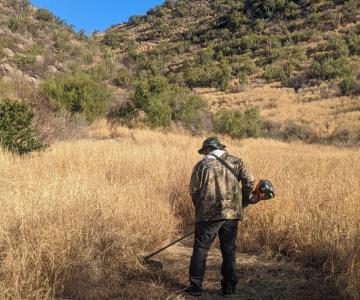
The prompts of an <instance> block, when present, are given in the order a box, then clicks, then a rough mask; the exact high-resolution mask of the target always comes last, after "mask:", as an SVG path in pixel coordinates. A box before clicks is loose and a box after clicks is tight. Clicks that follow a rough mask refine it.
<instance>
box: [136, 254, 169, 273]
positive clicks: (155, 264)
mask: <svg viewBox="0 0 360 300" xmlns="http://www.w3.org/2000/svg"><path fill="white" fill-rule="evenodd" d="M139 261H140V263H141V264H142V265H143V266H144V267H146V268H149V269H152V270H155V271H157V270H162V269H163V264H162V263H161V262H160V261H158V260H154V259H150V258H147V257H146V256H141V257H139Z"/></svg>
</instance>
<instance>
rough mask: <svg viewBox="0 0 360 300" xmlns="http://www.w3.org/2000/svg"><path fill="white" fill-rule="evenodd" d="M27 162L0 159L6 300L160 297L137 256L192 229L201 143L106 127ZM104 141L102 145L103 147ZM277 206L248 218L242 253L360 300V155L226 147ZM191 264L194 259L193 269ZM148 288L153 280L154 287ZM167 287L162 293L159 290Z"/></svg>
mask: <svg viewBox="0 0 360 300" xmlns="http://www.w3.org/2000/svg"><path fill="white" fill-rule="evenodd" d="M90 135H92V136H93V137H94V139H93V140H79V141H72V142H61V143H58V144H55V145H53V147H52V148H51V149H50V150H48V151H46V152H45V153H41V154H35V155H32V156H29V157H26V158H17V157H13V156H11V155H9V154H7V153H0V186H1V193H0V207H1V210H0V245H1V246H0V298H1V299H46V298H49V297H54V296H55V297H63V298H76V297H78V298H81V299H99V298H107V297H110V296H111V295H114V294H118V295H120V296H121V297H123V298H143V299H149V298H155V297H156V295H158V294H156V293H160V292H159V289H161V282H157V280H159V279H156V278H154V282H155V283H154V284H153V285H152V286H151V287H150V286H147V285H146V284H145V283H144V282H145V281H144V280H142V279H144V278H148V277H149V276H151V274H150V273H149V272H148V271H147V270H145V269H144V268H143V267H142V266H141V265H140V264H139V262H138V260H137V256H138V255H141V254H145V253H148V252H151V251H152V250H154V249H156V248H158V247H159V246H161V245H164V244H165V243H166V242H167V241H168V240H169V239H171V238H172V237H173V236H174V235H175V233H176V232H177V231H178V230H179V228H180V227H181V225H182V224H183V223H191V222H192V221H193V209H192V204H191V200H190V199H189V195H188V183H189V178H190V174H191V171H192V167H193V165H194V164H195V162H196V161H197V160H198V159H200V158H201V157H200V156H199V155H198V154H197V152H196V150H197V149H198V147H199V146H200V145H201V141H202V138H200V137H198V138H195V137H190V136H188V135H186V134H175V133H160V132H153V131H147V130H131V131H129V130H126V129H121V128H119V129H118V131H117V133H116V134H114V132H112V135H113V136H117V138H116V139H109V140H108V139H107V138H108V136H109V132H108V131H107V129H106V128H105V127H104V126H99V127H97V128H95V129H93V130H92V131H91V132H90ZM95 138H96V139H95ZM225 143H226V144H227V145H228V150H229V152H231V153H233V154H235V155H238V156H239V157H241V158H243V160H244V161H245V162H246V163H247V164H248V165H249V167H250V168H251V169H252V170H253V173H254V174H255V175H256V177H257V178H269V179H271V180H272V181H273V183H274V185H275V187H276V189H277V199H276V200H275V201H270V202H264V203H262V204H258V205H256V206H253V207H250V208H249V209H247V212H246V218H245V220H244V222H242V224H241V229H240V233H239V238H238V240H239V246H240V249H241V250H242V251H257V252H260V251H263V250H265V251H271V252H273V253H274V254H277V253H281V254H283V255H287V256H288V257H289V258H293V259H297V260H300V261H302V262H303V263H304V264H307V265H311V266H315V267H318V268H320V269H322V270H323V271H324V272H325V273H326V274H327V275H329V276H330V277H331V279H334V281H335V282H337V284H338V286H339V287H340V288H341V289H342V291H343V292H344V295H346V296H347V297H351V298H352V299H358V298H359V292H360V286H359V274H360V269H359V265H360V263H359V259H360V249H359V232H360V231H359V223H360V222H359V216H360V214H359V212H360V204H359V203H358V199H357V197H358V195H359V192H360V186H359V180H358V175H359V174H360V163H359V156H360V155H359V152H358V151H355V150H345V149H336V148H332V147H323V146H308V145H307V146H304V145H302V144H285V143H280V142H274V141H271V140H244V141H240V142H239V141H233V140H228V139H225ZM186 263H187V262H186ZM146 282H149V280H146ZM159 283H160V285H159Z"/></svg>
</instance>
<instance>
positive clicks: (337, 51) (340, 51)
mask: <svg viewBox="0 0 360 300" xmlns="http://www.w3.org/2000/svg"><path fill="white" fill-rule="evenodd" d="M319 50H320V51H327V52H328V55H327V56H329V57H330V56H331V57H333V58H340V57H342V56H348V55H349V47H348V45H347V43H346V41H345V40H344V39H343V38H340V37H335V38H331V39H330V40H329V41H327V42H326V43H325V44H323V45H320V47H319Z"/></svg>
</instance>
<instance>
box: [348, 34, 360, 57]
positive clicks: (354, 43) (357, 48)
mask: <svg viewBox="0 0 360 300" xmlns="http://www.w3.org/2000/svg"><path fill="white" fill-rule="evenodd" d="M345 39H346V43H347V45H348V47H349V50H350V54H351V55H360V34H358V33H356V32H350V33H348V34H347V35H346V38H345Z"/></svg>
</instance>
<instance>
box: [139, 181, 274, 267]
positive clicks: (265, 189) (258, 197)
mask: <svg viewBox="0 0 360 300" xmlns="http://www.w3.org/2000/svg"><path fill="white" fill-rule="evenodd" d="M274 197H275V190H274V187H273V185H272V183H271V182H270V181H269V180H267V179H262V180H260V181H259V183H258V184H257V185H256V188H255V190H254V192H253V194H252V197H251V200H250V203H251V204H256V203H257V202H259V201H262V200H270V199H272V198H274ZM194 233H195V230H194V231H191V232H189V233H187V234H185V235H184V236H182V237H180V238H178V239H177V240H175V241H173V242H171V243H170V244H168V245H166V246H165V247H162V248H160V249H158V250H156V251H154V252H153V253H151V254H149V255H147V256H142V257H140V258H139V260H140V262H141V264H143V265H144V266H146V267H150V268H153V269H157V270H158V269H162V268H163V265H162V263H161V262H160V261H157V260H153V259H151V258H152V257H153V256H155V255H156V254H159V253H160V252H162V251H164V250H165V249H167V248H170V247H171V246H173V245H175V244H177V243H179V242H181V241H182V240H184V239H186V238H187V237H189V236H190V235H193V234H194Z"/></svg>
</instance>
